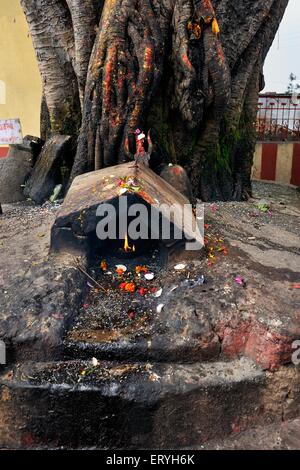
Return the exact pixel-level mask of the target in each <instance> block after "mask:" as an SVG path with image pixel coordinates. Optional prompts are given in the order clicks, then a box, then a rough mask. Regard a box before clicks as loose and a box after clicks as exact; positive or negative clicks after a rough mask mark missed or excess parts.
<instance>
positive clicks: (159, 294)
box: [153, 289, 163, 298]
mask: <svg viewBox="0 0 300 470" xmlns="http://www.w3.org/2000/svg"><path fill="white" fill-rule="evenodd" d="M162 292H163V290H162V289H158V290H157V291H156V292H155V293H154V294H153V295H154V297H156V298H158V297H160V296H161V294H162Z"/></svg>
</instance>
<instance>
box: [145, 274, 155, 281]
mask: <svg viewBox="0 0 300 470" xmlns="http://www.w3.org/2000/svg"><path fill="white" fill-rule="evenodd" d="M145 279H146V280H147V281H152V280H153V279H154V274H153V273H147V274H145Z"/></svg>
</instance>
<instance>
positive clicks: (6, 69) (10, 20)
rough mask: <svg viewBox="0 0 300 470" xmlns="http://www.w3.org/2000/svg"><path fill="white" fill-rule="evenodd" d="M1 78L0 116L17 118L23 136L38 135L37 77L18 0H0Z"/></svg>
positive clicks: (38, 91)
mask: <svg viewBox="0 0 300 470" xmlns="http://www.w3.org/2000/svg"><path fill="white" fill-rule="evenodd" d="M1 81H2V82H5V85H6V100H5V101H6V103H5V104H0V119H13V118H20V120H21V125H22V131H23V136H25V135H26V134H31V135H35V136H39V135H40V102H41V92H42V86H41V79H40V75H39V71H38V66H37V60H36V57H35V54H34V50H33V46H32V42H31V38H30V35H29V31H28V25H27V23H26V19H25V17H24V14H23V11H22V9H21V6H20V2H19V0H0V82H1ZM2 88H3V87H2ZM0 95H3V92H2V93H1V83H0ZM2 102H3V100H1V96H0V103H2Z"/></svg>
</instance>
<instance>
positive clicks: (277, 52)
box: [264, 0, 300, 92]
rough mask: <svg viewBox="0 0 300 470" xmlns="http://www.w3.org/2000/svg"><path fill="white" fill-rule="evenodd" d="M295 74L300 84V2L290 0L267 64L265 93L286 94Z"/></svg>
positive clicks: (299, 0) (265, 68)
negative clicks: (291, 74)
mask: <svg viewBox="0 0 300 470" xmlns="http://www.w3.org/2000/svg"><path fill="white" fill-rule="evenodd" d="M291 72H293V73H294V74H295V75H297V78H298V82H299V83H300V0H289V4H288V7H287V9H286V12H285V16H284V18H283V20H282V23H281V25H280V28H279V33H277V35H276V38H275V40H274V42H273V45H272V48H271V49H270V51H269V54H268V57H267V59H266V62H265V67H264V74H265V81H266V87H265V89H264V92H268V91H277V92H285V91H286V88H287V85H288V82H289V75H290V73H291Z"/></svg>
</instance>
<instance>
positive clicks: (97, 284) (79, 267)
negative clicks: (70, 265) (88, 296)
mask: <svg viewBox="0 0 300 470" xmlns="http://www.w3.org/2000/svg"><path fill="white" fill-rule="evenodd" d="M74 268H76V269H78V270H79V271H81V272H82V274H84V275H85V276H86V277H87V278H88V279H89V280H90V281H92V282H93V283H94V284H96V286H97V287H99V289H102V291H103V292H106V290H105V289H104V287H103V286H101V284H99V282H97V281H96V279H94V278H93V277H92V276H90V275H89V274H88V273H87V272H86V271H85V270H84V269H83V268H82V267H81V266H79V264H78V262H76V265H75V266H74Z"/></svg>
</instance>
